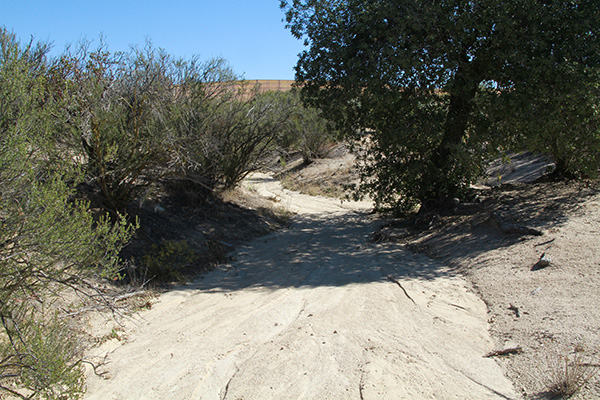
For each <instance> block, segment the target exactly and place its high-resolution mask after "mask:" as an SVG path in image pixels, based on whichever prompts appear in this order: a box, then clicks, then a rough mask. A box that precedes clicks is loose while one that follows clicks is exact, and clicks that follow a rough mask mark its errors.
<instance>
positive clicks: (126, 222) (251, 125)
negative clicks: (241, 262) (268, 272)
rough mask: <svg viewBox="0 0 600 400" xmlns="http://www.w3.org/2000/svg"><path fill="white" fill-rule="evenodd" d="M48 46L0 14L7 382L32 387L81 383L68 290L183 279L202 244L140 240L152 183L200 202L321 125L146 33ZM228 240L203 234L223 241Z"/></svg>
mask: <svg viewBox="0 0 600 400" xmlns="http://www.w3.org/2000/svg"><path fill="white" fill-rule="evenodd" d="M49 51H50V46H49V45H47V44H45V43H42V42H39V43H38V42H35V41H34V40H32V41H30V42H28V43H21V42H20V41H19V40H18V39H17V38H16V37H15V35H14V34H12V33H11V32H10V31H8V30H7V29H4V28H2V29H1V30H0V135H1V137H0V146H1V147H0V193H1V195H0V225H1V227H2V230H1V232H0V234H1V238H0V239H1V244H0V321H1V323H2V328H3V331H2V334H1V335H0V346H1V349H2V352H1V357H0V390H3V391H5V392H9V393H12V395H15V396H17V397H23V398H36V397H41V398H64V397H61V396H67V397H69V398H74V397H77V396H78V395H79V394H81V393H82V391H83V378H82V376H83V375H82V371H83V369H82V366H83V364H84V362H83V360H82V358H81V353H80V350H81V348H80V347H79V345H78V338H77V335H75V334H74V333H73V331H72V330H71V329H70V327H69V326H68V325H69V324H68V322H67V319H66V318H64V315H62V314H60V313H57V311H56V310H57V308H56V307H53V306H52V304H54V302H55V301H56V300H57V299H60V298H62V297H64V294H65V291H68V292H70V293H73V294H75V295H76V297H77V298H78V299H83V300H85V301H86V302H92V303H95V304H97V305H98V303H103V306H106V307H110V306H111V304H112V302H111V301H110V299H108V298H107V297H106V296H105V295H103V293H102V292H101V291H99V290H98V287H99V286H98V282H102V280H116V281H119V280H124V281H129V282H130V283H132V282H134V281H135V282H134V283H135V284H138V285H139V284H143V283H145V282H147V281H148V280H154V281H158V282H160V281H170V280H174V279H180V278H182V270H183V269H184V267H186V266H189V265H190V264H193V263H194V262H195V261H197V259H198V258H199V257H198V255H197V254H196V253H197V252H196V249H195V248H193V246H190V244H188V242H186V241H179V240H172V239H169V238H164V239H161V238H160V237H158V238H152V240H150V242H149V243H148V244H147V245H138V246H137V247H136V246H133V245H131V243H132V241H133V242H136V241H137V242H140V241H141V242H144V236H142V237H140V236H139V235H137V233H136V231H137V230H138V229H139V228H140V227H142V228H143V227H144V226H145V224H146V222H147V221H146V220H145V218H146V216H145V215H144V213H143V212H142V211H143V209H142V205H143V204H144V203H145V202H147V200H148V199H149V198H151V197H152V193H157V192H159V193H168V194H169V195H170V196H172V197H175V198H185V199H186V201H188V202H189V201H191V202H194V203H195V205H196V207H201V205H202V204H207V203H206V202H207V201H209V199H210V198H212V197H214V196H215V193H219V192H221V191H225V190H228V189H230V188H232V187H234V186H235V185H236V184H237V183H238V182H239V181H240V180H241V179H243V178H244V177H245V176H246V175H247V174H248V173H249V172H251V171H253V170H256V169H257V168H259V167H260V166H261V165H262V164H263V163H264V160H265V159H266V158H267V156H272V155H274V154H281V152H282V151H284V150H283V148H284V147H283V146H284V145H285V151H296V150H295V149H303V151H305V153H306V154H307V157H315V156H318V155H319V154H318V146H316V145H314V144H312V143H310V144H309V143H307V141H308V139H307V138H308V135H309V134H312V135H315V134H316V135H318V133H319V132H310V133H305V132H304V131H302V135H303V136H298V137H294V135H300V131H294V130H292V129H290V128H289V127H290V124H291V122H290V121H292V120H294V121H301V120H302V118H303V117H302V116H303V115H304V114H306V115H307V117H306V118H312V121H314V118H315V114H314V112H313V113H308V111H306V110H305V109H303V108H301V107H300V106H299V102H298V99H297V98H294V97H293V95H291V94H285V93H282V94H277V93H268V92H267V93H260V92H259V91H258V87H256V86H251V85H249V84H247V83H244V82H243V81H241V80H240V79H239V77H238V76H237V75H236V74H235V73H234V72H233V69H232V68H231V67H230V66H229V65H228V64H227V62H226V61H225V60H222V59H213V60H208V61H201V60H199V59H198V58H191V59H189V60H181V59H175V58H174V57H172V56H170V55H169V54H168V53H167V52H165V51H164V50H162V49H158V48H155V47H154V46H153V45H152V44H151V43H150V42H148V43H146V44H145V45H144V46H142V47H133V48H131V50H130V51H128V52H124V53H121V52H117V53H111V52H109V51H108V50H107V49H106V45H105V43H103V42H102V41H100V44H99V45H97V46H96V47H92V45H91V44H90V43H88V42H85V43H80V44H78V45H76V46H72V47H71V48H70V49H68V50H66V51H65V52H64V53H63V54H61V55H60V56H58V57H51V56H50V55H49V54H50V53H49ZM296 97H297V96H296ZM284 136H285V137H286V139H285V140H284V139H283V137H284ZM311 140H313V141H314V139H311ZM285 141H287V142H286V143H284V142H285ZM157 207H158V208H157V209H158V210H160V209H161V206H160V205H157ZM142 233H144V232H142ZM144 234H145V233H144ZM159 236H160V234H159ZM219 243H220V242H219V241H218V240H215V239H210V238H209V239H207V243H206V245H207V246H208V247H209V248H211V249H213V250H211V251H212V252H213V253H215V254H216V253H219V254H221V253H224V250H223V249H222V248H221V247H222V245H219ZM128 245H129V249H128V251H129V253H123V249H124V248H125V247H126V246H128ZM217 245H219V246H221V247H219V251H216V250H215V249H214V248H215V246H217ZM123 257H127V258H128V260H127V263H126V264H123V262H122V261H123ZM205 261H206V260H205ZM206 262H209V261H206Z"/></svg>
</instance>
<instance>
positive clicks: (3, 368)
mask: <svg viewBox="0 0 600 400" xmlns="http://www.w3.org/2000/svg"><path fill="white" fill-rule="evenodd" d="M0 46H1V52H0V110H1V112H0V193H1V196H0V324H1V327H2V330H3V332H2V335H0V337H1V338H0V342H1V351H2V354H1V355H0V390H4V391H8V392H11V393H13V394H14V395H18V396H19V395H20V394H22V393H25V392H27V393H29V394H28V396H29V397H28V398H39V397H42V398H58V397H60V395H59V393H64V394H67V395H68V396H70V397H76V395H77V394H78V393H80V392H81V390H80V389H81V379H82V371H81V369H80V368H78V367H77V365H78V363H77V360H78V353H77V351H76V349H77V345H76V342H75V338H74V337H72V336H70V333H69V331H67V330H66V329H64V328H65V327H64V325H62V324H61V322H60V321H59V320H57V319H56V318H54V319H52V318H48V317H46V316H45V315H44V314H45V313H44V312H43V311H44V309H43V306H44V304H46V303H48V302H51V301H52V300H53V299H54V298H56V296H58V295H59V293H60V291H61V288H65V287H71V288H77V287H83V286H80V285H81V284H82V283H83V282H84V281H85V280H86V279H88V278H90V277H113V276H114V275H115V273H116V271H117V269H118V261H119V259H118V253H119V251H120V249H121V248H122V246H123V245H124V243H126V242H127V241H128V240H129V238H130V237H131V235H132V232H133V230H134V228H133V227H132V226H130V225H129V224H128V223H127V222H126V221H125V219H124V218H123V217H120V216H118V215H116V216H115V219H114V223H113V221H109V220H108V219H107V218H105V217H102V216H100V217H98V218H95V217H94V216H92V214H91V213H90V211H89V207H88V203H87V202H84V201H77V200H74V197H75V196H74V195H75V186H76V185H77V183H78V176H77V174H76V171H75V170H74V171H71V172H69V173H67V169H65V170H63V171H59V170H55V169H54V168H51V167H52V165H51V164H50V163H49V162H50V159H51V157H50V154H49V153H48V152H49V151H51V149H52V148H53V143H51V138H52V137H53V132H52V130H53V129H55V128H56V127H57V125H56V124H55V123H54V116H55V113H56V112H57V109H56V108H55V107H54V103H53V102H51V101H48V79H47V76H46V75H45V73H46V71H47V63H46V57H45V55H46V51H47V47H46V46H44V45H33V44H31V43H30V44H29V45H27V46H22V45H21V44H20V43H19V42H18V41H17V40H16V38H15V36H14V35H12V34H11V33H9V32H7V31H6V30H0ZM78 290H80V292H81V293H84V290H83V289H78ZM23 390H25V392H24V391H23ZM21 397H24V395H23V396H21Z"/></svg>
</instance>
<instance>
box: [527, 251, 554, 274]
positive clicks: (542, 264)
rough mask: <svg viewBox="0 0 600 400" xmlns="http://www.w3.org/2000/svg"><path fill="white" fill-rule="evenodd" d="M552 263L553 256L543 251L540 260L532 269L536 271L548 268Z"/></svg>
mask: <svg viewBox="0 0 600 400" xmlns="http://www.w3.org/2000/svg"><path fill="white" fill-rule="evenodd" d="M550 263H552V258H551V257H550V256H549V255H547V254H546V253H543V254H542V255H541V257H540V259H539V260H538V262H537V263H535V265H534V266H533V267H532V268H531V270H532V271H535V270H538V269H542V268H546V267H547V266H549V265H550Z"/></svg>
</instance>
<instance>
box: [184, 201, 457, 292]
mask: <svg viewBox="0 0 600 400" xmlns="http://www.w3.org/2000/svg"><path fill="white" fill-rule="evenodd" d="M380 223H381V222H380V221H376V220H374V219H373V217H372V216H370V215H367V214H356V213H346V214H337V215H316V216H302V217H300V216H298V217H296V218H295V220H294V223H292V224H291V226H290V227H289V228H288V229H285V230H283V231H279V232H276V233H272V234H270V235H268V236H265V237H263V238H260V239H257V240H255V241H253V242H252V243H250V244H249V245H246V246H243V247H242V248H240V249H239V250H238V251H236V252H234V253H233V255H232V262H231V263H229V264H226V265H222V266H221V267H220V268H218V269H217V270H215V271H212V272H210V273H207V274H206V275H204V276H203V277H201V278H200V279H199V280H197V281H196V282H194V283H192V284H188V285H186V286H185V287H186V288H189V289H194V290H198V289H199V290H203V291H225V292H226V291H236V290H241V289H245V288H257V289H259V288H260V289H262V288H270V289H282V288H312V287H319V286H344V285H353V284H366V283H370V282H376V281H382V280H389V279H390V278H391V279H402V278H405V277H411V278H418V279H426V280H429V279H435V278H436V277H438V276H442V275H447V274H448V273H450V272H451V271H450V270H449V268H447V267H446V266H445V265H443V264H441V263H440V262H438V261H434V260H431V259H429V258H427V257H426V256H423V255H418V254H414V253H412V252H410V251H407V249H406V247H405V246H403V245H401V244H397V243H373V242H372V240H371V237H372V233H373V231H374V230H375V229H377V227H378V225H379V224H380Z"/></svg>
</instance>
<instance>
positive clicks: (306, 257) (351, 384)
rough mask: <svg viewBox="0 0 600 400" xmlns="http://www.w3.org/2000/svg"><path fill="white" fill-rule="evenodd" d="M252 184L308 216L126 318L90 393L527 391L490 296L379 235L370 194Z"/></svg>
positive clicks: (486, 395)
mask: <svg viewBox="0 0 600 400" xmlns="http://www.w3.org/2000/svg"><path fill="white" fill-rule="evenodd" d="M246 185H250V186H251V187H252V188H253V189H255V190H256V191H257V192H258V193H259V194H261V195H263V196H266V197H272V198H273V197H276V198H278V199H279V201H280V204H282V205H283V206H286V207H288V208H289V209H291V210H292V211H294V212H297V213H298V215H297V216H296V217H295V218H294V221H293V223H292V224H291V226H290V227H289V228H288V229H286V230H284V231H279V232H276V233H273V234H271V235H269V236H266V237H262V238H259V239H257V240H255V241H253V242H251V243H249V244H248V245H246V246H244V247H242V248H239V249H238V250H237V251H236V252H235V253H234V254H233V260H232V261H231V262H230V263H229V264H227V265H223V266H221V267H220V268H218V269H216V270H214V271H212V272H210V273H208V274H207V275H206V276H205V277H204V278H203V279H201V280H198V281H196V282H193V283H191V284H188V285H185V286H182V287H178V288H175V289H174V290H171V291H169V292H168V293H166V294H164V295H162V296H161V298H160V300H159V301H158V303H157V304H155V305H154V307H153V308H152V309H151V310H149V311H145V312H142V313H141V314H139V315H138V316H136V317H134V318H133V319H132V320H130V321H128V322H127V323H126V336H127V340H125V341H117V340H111V341H109V342H107V343H104V344H103V345H102V346H100V347H99V348H96V349H95V350H94V354H95V355H96V356H103V355H105V354H107V353H108V358H107V360H108V364H107V366H106V369H107V370H108V372H109V378H108V379H102V378H100V377H97V376H95V375H93V374H91V373H90V374H89V376H88V382H87V383H88V393H87V395H86V398H88V399H102V400H109V399H207V400H208V399H232V400H234V399H247V400H249V399H506V398H511V399H512V398H518V396H517V395H516V394H515V392H514V391H513V388H512V385H511V383H510V381H509V380H508V379H507V378H505V376H504V374H503V370H502V369H501V367H500V366H499V365H498V364H497V363H496V362H495V361H494V360H493V359H491V358H485V357H484V356H485V354H487V353H488V352H490V351H492V350H494V345H493V342H492V339H491V338H490V336H489V334H488V330H487V322H486V319H487V310H486V307H485V305H484V303H483V302H482V301H481V300H480V299H479V298H477V296H475V295H474V294H473V293H472V292H471V291H469V288H468V285H467V283H466V282H465V281H464V280H462V279H461V278H460V277H458V276H456V275H454V274H453V273H452V271H450V270H449V269H447V268H445V267H444V266H443V265H438V264H436V263H435V262H433V261H431V260H429V259H427V258H425V257H424V256H420V255H415V254H412V253H410V252H408V251H406V250H404V249H403V248H402V246H400V245H398V244H394V243H384V244H374V243H371V242H370V241H369V238H370V234H371V233H372V232H373V230H374V227H375V226H374V224H376V223H377V222H375V221H373V220H372V219H371V217H370V216H369V215H368V212H367V210H368V208H369V205H368V204H364V203H363V204H360V203H358V204H355V203H344V204H342V205H340V203H339V201H336V200H333V199H325V198H314V197H309V196H303V195H299V194H296V193H291V192H288V191H285V190H282V189H281V187H280V186H279V184H278V183H277V182H276V181H274V180H273V179H271V178H270V177H268V176H266V175H254V176H253V177H252V178H251V179H250V180H249V181H247V183H246Z"/></svg>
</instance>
